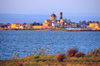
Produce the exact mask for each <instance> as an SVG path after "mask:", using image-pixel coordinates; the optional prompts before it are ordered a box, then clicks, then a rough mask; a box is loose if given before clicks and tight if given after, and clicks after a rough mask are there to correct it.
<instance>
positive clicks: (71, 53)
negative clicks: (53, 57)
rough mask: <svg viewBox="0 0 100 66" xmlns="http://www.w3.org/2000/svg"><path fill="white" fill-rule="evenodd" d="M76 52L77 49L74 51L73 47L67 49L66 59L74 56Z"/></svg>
mask: <svg viewBox="0 0 100 66" xmlns="http://www.w3.org/2000/svg"><path fill="white" fill-rule="evenodd" d="M76 52H78V51H77V49H75V48H74V47H73V48H72V49H71V48H70V49H69V50H68V51H67V56H68V57H73V56H74V55H75V54H76Z"/></svg>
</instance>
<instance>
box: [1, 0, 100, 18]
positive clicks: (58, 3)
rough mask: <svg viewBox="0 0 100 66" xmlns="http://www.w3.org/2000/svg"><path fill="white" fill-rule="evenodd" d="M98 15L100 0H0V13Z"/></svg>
mask: <svg viewBox="0 0 100 66" xmlns="http://www.w3.org/2000/svg"><path fill="white" fill-rule="evenodd" d="M52 12H54V13H55V14H59V12H63V14H64V15H65V16H67V15H68V16H100V0H0V13H13V14H41V15H50V14H52Z"/></svg>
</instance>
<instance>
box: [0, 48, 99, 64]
mask: <svg viewBox="0 0 100 66" xmlns="http://www.w3.org/2000/svg"><path fill="white" fill-rule="evenodd" d="M44 52H45V51H44V49H39V52H37V53H39V54H38V55H37V56H34V55H32V56H26V57H23V58H21V59H19V58H18V55H16V54H17V53H14V55H13V57H12V59H11V60H0V65H1V66H18V65H20V64H22V65H23V66H48V65H50V66H62V65H65V66H81V65H84V66H87V65H89V64H91V66H92V65H94V66H95V65H96V66H99V65H100V56H99V55H97V54H98V53H99V48H97V49H96V50H95V51H93V52H91V53H89V54H87V55H85V56H84V57H79V58H78V57H68V56H67V55H65V56H66V58H64V60H63V61H60V62H59V61H58V60H57V57H58V55H54V56H53V55H43V53H44ZM94 53H95V54H94Z"/></svg>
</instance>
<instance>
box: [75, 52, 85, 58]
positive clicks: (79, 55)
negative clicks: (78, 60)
mask: <svg viewBox="0 0 100 66" xmlns="http://www.w3.org/2000/svg"><path fill="white" fill-rule="evenodd" d="M84 56H85V54H84V53H82V52H77V53H76V54H75V57H84Z"/></svg>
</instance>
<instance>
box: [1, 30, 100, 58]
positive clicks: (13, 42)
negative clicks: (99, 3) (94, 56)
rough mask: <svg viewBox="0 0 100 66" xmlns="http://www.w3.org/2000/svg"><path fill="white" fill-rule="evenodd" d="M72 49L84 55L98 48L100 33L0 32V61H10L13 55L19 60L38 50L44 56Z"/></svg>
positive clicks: (99, 45)
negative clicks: (40, 49)
mask: <svg viewBox="0 0 100 66" xmlns="http://www.w3.org/2000/svg"><path fill="white" fill-rule="evenodd" d="M73 47H75V48H77V49H78V50H79V51H81V52H84V53H85V54H86V53H87V51H92V50H93V49H94V48H98V47H100V31H34V30H11V31H10V30H1V31H0V59H11V58H12V56H13V54H14V53H16V54H17V55H18V57H19V58H22V57H23V56H30V55H31V54H32V53H33V52H34V51H36V54H38V52H39V48H42V49H44V50H45V53H44V54H45V55H47V54H49V55H56V54H58V53H60V52H64V53H65V54H66V53H67V50H68V49H69V48H73Z"/></svg>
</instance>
